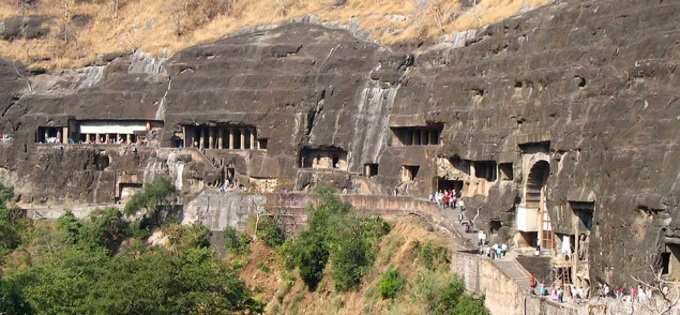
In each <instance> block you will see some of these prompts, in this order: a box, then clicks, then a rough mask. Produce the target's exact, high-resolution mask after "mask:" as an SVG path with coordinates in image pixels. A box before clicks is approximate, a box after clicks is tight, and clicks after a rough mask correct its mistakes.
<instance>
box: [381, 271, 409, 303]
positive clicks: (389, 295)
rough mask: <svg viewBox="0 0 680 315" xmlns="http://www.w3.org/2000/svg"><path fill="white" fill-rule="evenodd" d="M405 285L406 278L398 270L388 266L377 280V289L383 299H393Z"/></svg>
mask: <svg viewBox="0 0 680 315" xmlns="http://www.w3.org/2000/svg"><path fill="white" fill-rule="evenodd" d="M404 285H406V279H404V277H402V276H401V274H400V273H399V271H398V270H397V269H396V268H394V267H390V269H388V270H387V272H385V273H383V275H382V276H381V277H380V281H379V282H378V291H379V292H380V296H382V298H383V299H394V298H395V297H396V296H397V294H399V292H401V289H403V288H404Z"/></svg>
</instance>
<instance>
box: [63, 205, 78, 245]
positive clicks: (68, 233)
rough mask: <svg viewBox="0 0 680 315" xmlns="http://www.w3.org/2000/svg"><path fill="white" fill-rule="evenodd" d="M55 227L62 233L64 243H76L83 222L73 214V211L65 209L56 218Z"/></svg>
mask: <svg viewBox="0 0 680 315" xmlns="http://www.w3.org/2000/svg"><path fill="white" fill-rule="evenodd" d="M57 229H58V230H59V231H60V232H61V234H62V235H63V237H64V241H65V242H66V243H68V244H76V243H77V242H78V241H79V240H80V237H81V233H82V229H83V224H82V223H80V220H78V218H76V216H75V215H73V212H71V211H69V210H67V211H66V213H64V214H63V215H62V216H60V217H59V219H57Z"/></svg>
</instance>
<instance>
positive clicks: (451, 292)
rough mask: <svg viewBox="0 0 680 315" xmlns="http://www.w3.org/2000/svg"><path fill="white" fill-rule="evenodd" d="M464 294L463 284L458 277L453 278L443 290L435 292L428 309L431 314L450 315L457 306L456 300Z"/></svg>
mask: <svg viewBox="0 0 680 315" xmlns="http://www.w3.org/2000/svg"><path fill="white" fill-rule="evenodd" d="M463 293H465V284H464V283H463V280H461V279H460V277H458V276H454V277H453V278H452V279H451V281H449V283H448V284H447V285H446V287H444V289H443V290H441V291H439V292H436V295H435V298H434V299H433V300H432V301H431V304H430V308H431V310H432V313H433V314H436V315H439V314H442V315H444V314H451V313H452V312H453V310H454V308H455V307H456V305H457V304H458V300H459V299H460V298H461V297H462V296H463Z"/></svg>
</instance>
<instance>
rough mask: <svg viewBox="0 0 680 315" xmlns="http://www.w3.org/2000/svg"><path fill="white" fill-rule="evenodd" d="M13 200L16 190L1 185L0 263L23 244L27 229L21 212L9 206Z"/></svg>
mask: <svg viewBox="0 0 680 315" xmlns="http://www.w3.org/2000/svg"><path fill="white" fill-rule="evenodd" d="M12 198H14V190H13V189H12V188H11V187H7V186H5V185H2V184H0V262H2V259H3V257H4V256H5V255H6V254H8V253H10V252H11V251H12V250H14V249H15V248H17V246H19V245H20V244H21V232H22V231H23V230H24V229H25V228H26V224H25V220H24V219H23V218H22V213H21V210H20V209H18V208H15V207H10V206H8V202H10V201H11V200H12Z"/></svg>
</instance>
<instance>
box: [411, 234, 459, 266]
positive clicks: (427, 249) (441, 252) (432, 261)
mask: <svg viewBox="0 0 680 315" xmlns="http://www.w3.org/2000/svg"><path fill="white" fill-rule="evenodd" d="M415 250H416V252H417V253H418V258H419V260H420V262H421V263H422V264H423V266H425V268H427V269H430V270H436V269H438V268H448V266H449V263H450V262H451V260H450V258H449V257H450V255H451V254H450V253H449V250H448V248H446V247H443V246H438V245H434V244H432V241H427V242H425V243H424V244H423V243H421V242H417V243H416V246H415Z"/></svg>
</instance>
